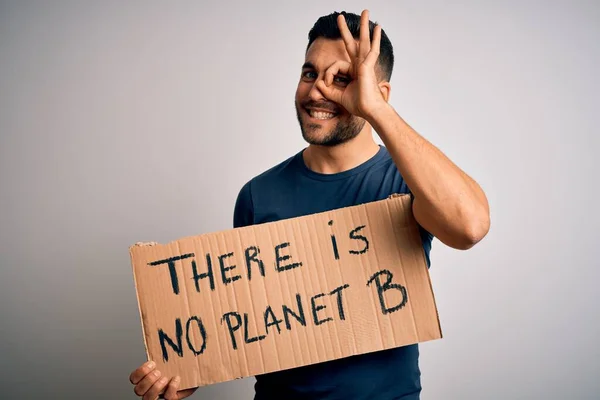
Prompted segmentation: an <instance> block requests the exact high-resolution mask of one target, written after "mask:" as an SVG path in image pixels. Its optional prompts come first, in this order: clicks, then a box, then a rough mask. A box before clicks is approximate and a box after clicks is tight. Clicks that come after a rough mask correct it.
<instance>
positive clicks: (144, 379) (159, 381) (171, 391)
mask: <svg viewBox="0 0 600 400" xmlns="http://www.w3.org/2000/svg"><path fill="white" fill-rule="evenodd" d="M129 381H130V382H131V383H132V384H133V385H134V388H133V391H134V392H135V394H136V395H138V396H140V397H142V398H143V399H144V400H156V399H157V398H158V396H160V395H162V396H161V397H162V398H164V399H166V400H181V399H185V398H186V397H189V396H191V395H192V394H193V393H194V392H195V391H196V389H198V388H191V389H185V390H177V389H178V388H179V383H180V382H181V379H180V378H179V377H178V376H176V377H174V378H173V379H169V378H168V377H166V376H163V375H162V373H161V372H160V371H159V370H157V369H156V363H155V362H154V361H148V362H147V363H144V364H143V365H142V366H140V367H139V368H138V369H136V370H135V371H133V372H132V373H131V375H130V376H129Z"/></svg>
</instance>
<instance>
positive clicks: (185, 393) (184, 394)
mask: <svg viewBox="0 0 600 400" xmlns="http://www.w3.org/2000/svg"><path fill="white" fill-rule="evenodd" d="M196 390H198V388H197V387H195V388H191V389H184V390H180V391H179V392H177V394H178V396H179V397H177V400H179V399H185V398H186V397H190V396H191V395H193V394H194V392H195V391H196Z"/></svg>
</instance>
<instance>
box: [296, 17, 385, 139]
mask: <svg viewBox="0 0 600 400" xmlns="http://www.w3.org/2000/svg"><path fill="white" fill-rule="evenodd" d="M340 14H342V15H344V17H345V19H346V24H347V26H348V29H349V31H350V33H351V34H352V36H353V37H354V39H355V40H358V38H359V37H360V36H359V35H360V16H359V15H356V14H352V13H346V12H341V13H338V12H334V13H332V14H329V15H326V16H323V17H321V18H319V19H318V20H317V22H315V24H314V25H313V27H312V29H311V30H310V32H309V34H308V45H307V47H306V55H305V64H304V65H303V67H302V75H301V78H300V82H299V83H298V88H297V90H296V101H295V103H296V114H297V116H298V122H299V123H300V128H301V130H302V136H303V137H304V139H305V140H306V141H307V142H308V143H310V144H315V145H322V146H335V145H338V144H341V143H344V142H347V141H349V140H351V139H353V138H354V137H356V136H357V135H358V134H359V133H360V132H361V130H362V129H363V127H364V125H365V120H364V119H362V118H359V117H357V116H354V115H351V114H349V113H348V112H347V111H346V110H345V109H343V108H342V107H341V106H340V105H338V104H336V103H334V102H332V101H329V100H328V99H327V98H325V96H324V95H323V94H322V93H321V92H320V91H319V90H318V89H317V87H316V86H315V83H316V82H317V80H319V79H323V76H324V73H325V71H326V70H327V68H328V67H329V66H331V65H332V64H333V63H334V62H336V61H338V60H345V61H351V60H350V58H349V56H348V53H347V51H346V47H345V45H344V42H343V40H342V37H341V33H340V30H339V28H338V22H337V18H338V16H339V15H340ZM374 28H375V23H373V22H372V21H369V33H370V34H369V37H371V38H372V37H373V30H374ZM393 66H394V53H393V48H392V44H391V42H390V40H389V39H388V37H387V35H386V34H385V32H384V31H383V29H382V31H381V42H380V53H379V58H378V63H377V76H378V79H379V80H380V81H381V82H389V80H390V78H391V76H392V69H393ZM336 82H337V83H336V84H339V85H344V84H346V83H347V79H346V77H343V76H340V77H337V78H336Z"/></svg>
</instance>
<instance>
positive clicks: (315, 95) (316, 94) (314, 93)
mask: <svg viewBox="0 0 600 400" xmlns="http://www.w3.org/2000/svg"><path fill="white" fill-rule="evenodd" d="M320 80H321V78H318V79H316V80H315V82H314V83H313V85H312V87H311V88H310V92H308V97H309V98H310V99H311V100H312V101H315V102H317V101H323V100H326V98H325V96H323V93H321V91H320V90H319V89H318V88H317V82H319V81H320Z"/></svg>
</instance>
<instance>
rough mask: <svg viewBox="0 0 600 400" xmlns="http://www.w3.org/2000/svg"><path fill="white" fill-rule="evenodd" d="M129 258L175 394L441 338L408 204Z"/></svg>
mask: <svg viewBox="0 0 600 400" xmlns="http://www.w3.org/2000/svg"><path fill="white" fill-rule="evenodd" d="M130 254H131V262H132V266H133V273H134V279H135V284H136V291H137V297H138V302H139V309H140V315H141V322H142V329H143V335H144V341H145V345H146V351H147V354H148V359H151V360H154V361H155V362H156V364H157V368H158V369H159V370H161V371H162V372H163V375H166V376H175V375H179V376H181V379H182V381H181V388H182V389H183V388H190V387H195V386H204V385H208V384H213V383H218V382H223V381H228V380H232V379H236V378H243V377H248V376H254V375H257V374H263V373H267V372H273V371H278V370H283V369H288V368H294V367H298V366H304V365H308V364H314V363H320V362H324V361H328V360H333V359H337V358H341V357H348V356H352V355H356V354H362V353H367V352H373V351H379V350H384V349H389V348H393V347H399V346H404V345H408V344H413V343H417V342H424V341H428V340H433V339H439V338H441V337H442V333H441V328H440V324H439V320H438V314H437V309H436V305H435V301H434V296H433V292H432V289H431V284H430V280H429V272H428V269H427V264H426V260H425V254H424V251H423V247H422V245H421V240H420V236H419V232H418V228H417V224H416V221H415V220H414V217H413V215H412V209H411V199H410V197H409V196H408V195H394V196H392V197H390V198H388V199H386V200H382V201H377V202H372V203H367V204H363V205H359V206H353V207H348V208H342V209H338V210H334V211H329V212H323V213H319V214H313V215H309V216H303V217H298V218H292V219H287V220H282V221H277V222H271V223H265V224H259V225H254V226H249V227H244V228H237V229H231V230H227V231H222V232H216V233H209V234H203V235H199V236H194V237H187V238H183V239H180V240H177V241H174V242H171V243H168V244H164V245H161V244H155V243H150V244H143V243H138V244H136V245H134V246H131V248H130Z"/></svg>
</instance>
